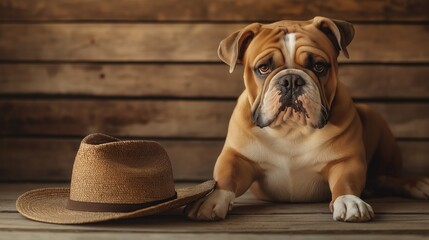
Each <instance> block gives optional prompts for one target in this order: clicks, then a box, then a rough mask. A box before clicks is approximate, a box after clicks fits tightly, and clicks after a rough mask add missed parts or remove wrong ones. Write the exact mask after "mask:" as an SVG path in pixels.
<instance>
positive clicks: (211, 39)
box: [0, 23, 429, 63]
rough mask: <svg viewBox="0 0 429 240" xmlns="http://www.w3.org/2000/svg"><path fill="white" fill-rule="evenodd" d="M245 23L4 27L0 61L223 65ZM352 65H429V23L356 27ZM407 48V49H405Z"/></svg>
mask: <svg viewBox="0 0 429 240" xmlns="http://www.w3.org/2000/svg"><path fill="white" fill-rule="evenodd" d="M243 26H245V25H244V24H165V23H164V24H153V23H150V24H1V25H0V60H2V61H7V60H13V61H21V60H23V61H36V60H37V61H58V60H61V61H100V62H104V61H119V62H121V61H139V62H140V61H155V62H162V61H168V62H201V61H202V62H206V61H209V62H219V61H220V60H219V59H218V57H217V54H216V49H217V47H218V45H219V42H220V41H221V40H222V39H223V38H225V37H226V36H228V35H229V34H231V33H232V32H234V31H236V30H237V29H240V28H242V27H243ZM355 28H356V36H355V39H354V41H353V42H352V44H351V45H350V47H349V53H350V55H351V58H350V59H348V60H346V59H345V58H344V57H343V56H341V57H340V61H342V62H343V61H347V62H388V63H389V62H411V63H414V62H428V61H429V48H425V47H422V43H424V42H426V40H427V39H428V38H429V31H428V28H427V26H426V25H424V24H420V25H417V24H416V25H396V24H393V25H392V24H380V25H356V26H355ZM23 36H25V37H23ZM404 49H406V51H405V50H404Z"/></svg>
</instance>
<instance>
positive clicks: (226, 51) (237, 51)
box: [217, 23, 261, 73]
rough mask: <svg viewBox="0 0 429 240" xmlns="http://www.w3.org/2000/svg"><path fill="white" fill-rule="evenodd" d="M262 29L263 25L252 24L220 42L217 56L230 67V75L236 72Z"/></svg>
mask: <svg viewBox="0 0 429 240" xmlns="http://www.w3.org/2000/svg"><path fill="white" fill-rule="evenodd" d="M260 28H261V24H259V23H252V24H250V25H248V26H247V27H245V28H243V29H242V30H240V31H237V32H235V33H233V34H231V35H229V36H228V37H227V38H225V39H224V40H222V41H221V42H220V44H219V48H218V50H217V54H218V56H219V58H220V59H221V60H222V61H223V62H224V63H226V64H228V65H229V72H230V73H232V72H233V71H234V68H235V65H236V64H237V63H241V61H242V60H243V56H244V52H245V51H246V48H247V47H248V46H249V43H250V41H252V39H253V37H254V36H255V35H256V34H257V33H258V32H259V29H260Z"/></svg>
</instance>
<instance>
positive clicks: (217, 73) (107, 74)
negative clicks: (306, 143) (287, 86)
mask: <svg viewBox="0 0 429 240" xmlns="http://www.w3.org/2000/svg"><path fill="white" fill-rule="evenodd" d="M0 76H1V78H0V94H7V95H12V94H13V95H28V94H30V95H77V96H104V97H109V96H115V97H116V96H120V97H185V98H187V97H190V98H198V97H214V98H224V97H228V98H231V97H237V96H239V95H240V93H241V92H242V91H243V89H244V84H243V80H242V68H238V69H237V71H235V72H234V73H232V74H229V72H228V69H227V66H226V65H223V64H181V63H178V64H25V63H24V64H23V63H20V64H8V63H2V64H0ZM428 76H429V67H428V66H426V65H420V66H419V65H417V66H413V65H402V66H401V65H399V66H398V65H353V64H352V65H349V64H347V65H342V66H340V69H339V79H340V80H341V81H342V82H343V83H345V85H346V86H347V87H348V88H349V89H350V92H351V93H352V95H353V97H355V98H367V99H368V98H375V99H379V98H384V99H388V98H401V99H404V98H406V99H427V98H429V94H428V92H429V81H428ZM404 89H406V91H404Z"/></svg>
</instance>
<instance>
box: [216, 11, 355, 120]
mask: <svg viewBox="0 0 429 240" xmlns="http://www.w3.org/2000/svg"><path fill="white" fill-rule="evenodd" d="M353 35H354V30H353V26H352V25H351V24H350V23H347V22H343V21H336V20H331V19H328V18H323V17H316V18H314V19H312V20H310V21H299V22H298V21H280V22H276V23H273V24H269V25H261V24H251V25H249V26H247V27H246V28H244V29H243V30H241V31H238V32H236V33H234V34H232V35H231V36H229V37H228V38H226V39H225V40H223V41H222V42H221V44H220V46H219V51H218V52H219V56H220V58H221V59H222V60H223V61H224V62H226V63H227V64H228V65H230V67H231V68H230V71H232V70H233V69H234V67H235V65H236V63H243V65H244V80H245V85H246V89H247V92H248V97H249V102H250V104H251V110H252V111H251V116H250V117H251V118H252V120H253V122H254V124H255V125H257V126H259V127H261V128H263V127H267V126H269V127H271V128H276V127H279V126H281V125H284V124H286V125H288V126H292V127H312V128H322V127H323V126H325V125H326V123H327V122H328V118H329V111H330V109H331V104H332V102H333V99H334V97H335V91H336V86H337V57H338V53H339V51H340V50H342V51H343V52H344V54H345V55H346V56H348V54H347V50H346V46H347V45H348V44H349V43H350V41H351V40H352V38H353Z"/></svg>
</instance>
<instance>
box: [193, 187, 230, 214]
mask: <svg viewBox="0 0 429 240" xmlns="http://www.w3.org/2000/svg"><path fill="white" fill-rule="evenodd" d="M234 199H235V194H234V193H233V192H231V191H226V190H214V191H213V193H211V194H210V195H208V196H206V197H205V198H202V199H200V200H198V201H196V202H194V203H192V204H191V205H189V206H187V207H186V209H185V213H186V215H187V216H188V217H189V218H190V219H193V220H205V221H214V220H222V219H225V217H226V215H227V213H228V211H229V210H232V206H233V203H234Z"/></svg>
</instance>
